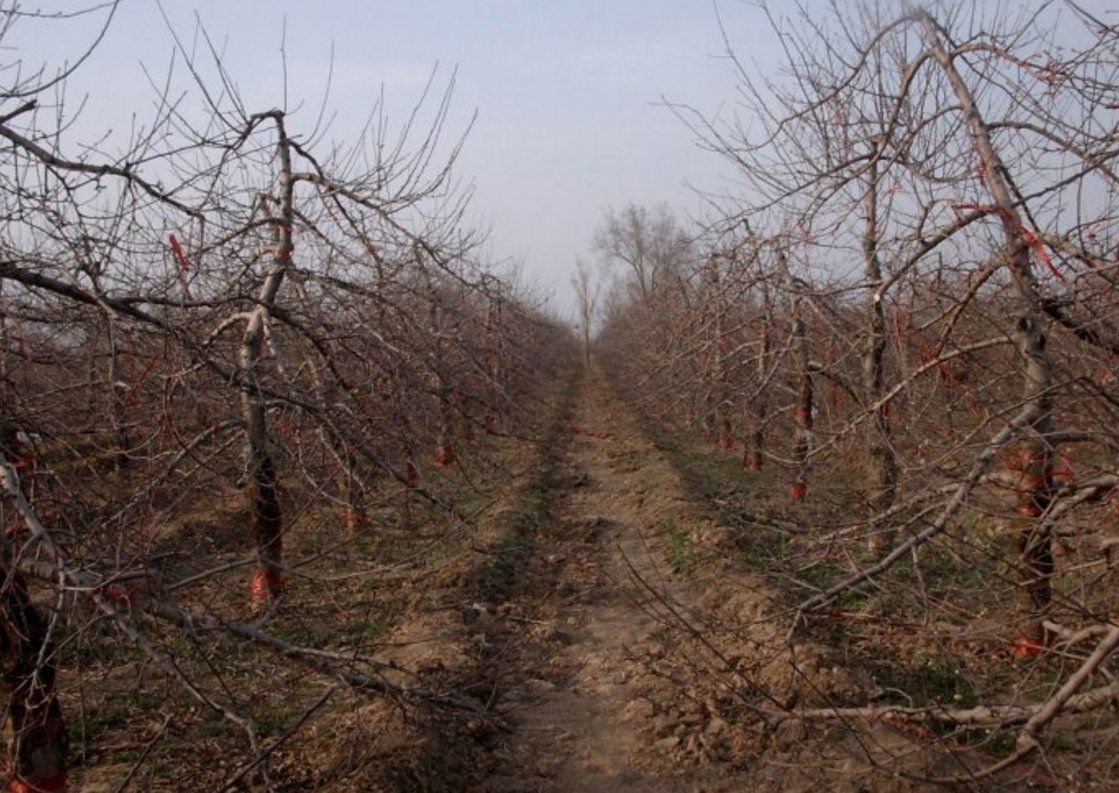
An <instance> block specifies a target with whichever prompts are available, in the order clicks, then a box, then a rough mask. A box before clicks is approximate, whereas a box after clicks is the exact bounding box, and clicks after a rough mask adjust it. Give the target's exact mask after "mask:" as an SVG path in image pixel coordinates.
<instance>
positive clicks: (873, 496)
mask: <svg viewBox="0 0 1119 793" xmlns="http://www.w3.org/2000/svg"><path fill="white" fill-rule="evenodd" d="M880 155H881V151H880V149H879V142H878V141H875V143H874V150H873V152H872V153H871V158H870V166H869V182H870V184H869V186H868V188H867V195H866V231H865V234H864V236H863V255H864V258H865V275H866V281H867V288H868V289H870V303H869V305H868V306H867V327H866V348H865V349H864V351H863V361H862V363H863V367H862V368H863V371H862V375H863V399H864V401H865V403H866V405H867V407H868V408H869V409H870V411H871V415H870V422H869V426H868V429H867V434H866V464H867V470H866V481H867V485H868V493H867V505H868V507H869V511H870V515H871V517H873V516H874V515H877V514H880V513H882V512H885V511H886V510H888V509H889V508H890V507H891V506H893V504H894V499H895V498H896V496H897V477H898V463H897V456H896V455H895V453H894V448H893V444H892V443H891V442H890V417H889V412H888V408H887V406H886V405H884V404H880V403H881V400H882V397H883V396H884V395H885V393H886V387H885V383H886V371H885V369H886V366H885V364H886V311H885V295H884V294H883V287H884V283H883V280H882V264H881V262H880V261H879V259H878V158H879V156H880ZM893 543H894V532H893V530H892V529H877V530H876V529H875V528H874V527H873V524H872V526H871V532H870V537H869V539H868V547H869V550H870V551H871V553H874V554H878V553H881V552H882V551H883V550H884V549H887V548H889V547H890V546H892V545H893Z"/></svg>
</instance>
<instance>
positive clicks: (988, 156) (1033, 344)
mask: <svg viewBox="0 0 1119 793" xmlns="http://www.w3.org/2000/svg"><path fill="white" fill-rule="evenodd" d="M917 13H918V16H919V19H920V20H921V23H922V25H923V27H924V30H925V35H926V37H927V38H928V40H929V43H930V51H931V53H932V55H933V57H934V58H935V59H936V61H937V62H938V63H939V64H940V67H941V68H942V69H943V70H944V73H945V75H946V76H947V78H948V82H949V84H950V85H951V87H952V90H953V92H954V93H955V95H956V99H957V100H958V101H959V103H960V107H961V108H962V111H963V113H964V117H965V119H966V121H967V125H968V131H969V132H970V134H971V139H972V143H973V145H974V146H975V152H976V155H977V156H978V158H979V162H980V164H981V165H982V168H981V172H982V173H983V174H984V179H985V181H986V185H987V188H988V190H989V191H990V194H991V198H992V200H993V204H992V205H991V206H990V207H989V210H990V212H991V214H993V215H995V216H997V217H998V219H999V220H1000V222H1001V223H1002V227H1003V236H1004V240H1005V241H1004V243H1003V245H1004V247H1003V255H1004V256H1005V259H1006V265H1007V268H1008V269H1009V271H1010V274H1011V276H1012V279H1013V283H1014V286H1015V292H1016V297H1017V300H1016V303H1017V305H1016V311H1015V313H1016V316H1015V322H1014V329H1013V338H1014V342H1015V345H1016V347H1017V349H1018V355H1019V360H1020V361H1021V365H1022V388H1021V402H1022V407H1023V410H1024V411H1025V412H1026V415H1027V416H1028V417H1029V420H1028V421H1027V422H1026V424H1025V426H1024V427H1023V429H1022V440H1021V442H1020V448H1021V460H1022V468H1021V475H1020V477H1019V480H1018V487H1017V494H1016V505H1015V515H1014V517H1013V518H1012V519H1011V520H1010V526H1011V528H1012V530H1013V532H1014V536H1015V548H1016V551H1017V553H1018V564H1017V585H1018V598H1017V600H1018V603H1017V605H1018V610H1019V613H1020V614H1021V616H1022V617H1023V619H1024V620H1025V621H1026V624H1025V628H1024V630H1023V633H1022V636H1021V637H1020V638H1019V639H1018V641H1017V644H1016V646H1015V652H1016V653H1017V654H1019V655H1032V654H1035V653H1037V652H1040V650H1041V648H1042V647H1043V646H1044V645H1045V638H1046V637H1045V631H1044V629H1043V627H1042V622H1043V621H1044V619H1045V617H1046V616H1047V613H1048V611H1049V609H1050V606H1051V605H1052V601H1053V593H1052V582H1051V580H1052V576H1053V570H1054V565H1053V549H1052V538H1051V537H1050V536H1049V533H1048V531H1047V530H1046V529H1045V527H1044V524H1043V523H1042V522H1041V521H1039V520H1038V517H1039V516H1040V515H1041V514H1042V513H1044V512H1045V510H1046V509H1047V508H1048V506H1049V503H1050V500H1051V499H1052V492H1053V450H1052V447H1051V444H1050V443H1049V441H1048V438H1049V437H1050V436H1051V435H1052V432H1053V402H1052V397H1051V395H1050V389H1051V386H1052V371H1051V367H1050V364H1049V355H1048V351H1047V349H1046V336H1045V327H1044V311H1043V306H1042V301H1041V297H1040V294H1039V287H1038V282H1037V278H1036V277H1035V275H1034V271H1033V266H1032V263H1031V261H1030V235H1029V234H1028V233H1027V230H1026V227H1025V225H1024V223H1023V219H1022V216H1021V214H1020V213H1019V210H1018V205H1017V203H1016V202H1015V200H1014V196H1013V194H1012V191H1011V188H1010V184H1009V183H1008V181H1007V177H1006V173H1007V171H1006V168H1005V166H1004V165H1003V163H1002V159H1001V158H1000V157H999V155H998V152H997V151H996V150H995V147H994V144H993V143H992V140H991V134H990V129H989V128H988V126H987V124H986V122H985V120H984V119H983V115H982V113H981V112H980V110H979V107H978V105H977V103H976V101H975V97H974V96H973V94H972V93H971V89H970V88H968V86H967V83H966V82H964V79H963V77H962V76H961V75H960V73H959V71H958V70H957V69H956V65H955V59H954V57H953V55H952V54H950V53H949V52H948V51H947V50H946V49H945V48H944V44H943V42H942V40H941V37H940V32H939V30H938V29H937V26H936V23H935V22H934V21H933V19H932V18H931V17H930V16H929V15H928V13H926V12H924V11H919V12H917Z"/></svg>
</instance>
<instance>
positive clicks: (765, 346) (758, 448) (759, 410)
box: [743, 292, 773, 471]
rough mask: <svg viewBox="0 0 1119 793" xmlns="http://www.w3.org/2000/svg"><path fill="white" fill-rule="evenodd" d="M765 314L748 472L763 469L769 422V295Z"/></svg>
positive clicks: (765, 302)
mask: <svg viewBox="0 0 1119 793" xmlns="http://www.w3.org/2000/svg"><path fill="white" fill-rule="evenodd" d="M762 300H763V301H764V304H765V309H764V310H765V313H764V315H763V317H762V332H761V350H760V351H759V353H758V362H757V377H758V389H757V398H756V400H755V405H754V407H755V414H754V420H753V425H754V429H753V431H752V432H751V433H750V448H749V451H748V452H747V457H745V458H743V465H744V467H745V468H746V469H747V470H748V471H761V470H762V468H764V467H765V427H766V424H767V423H768V421H769V385H768V382H769V364H770V356H771V355H772V351H773V338H772V334H773V304H772V302H771V300H770V297H769V293H768V292H766V293H764V294H763V296H762Z"/></svg>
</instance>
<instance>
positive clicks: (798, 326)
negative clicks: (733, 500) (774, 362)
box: [789, 293, 814, 501]
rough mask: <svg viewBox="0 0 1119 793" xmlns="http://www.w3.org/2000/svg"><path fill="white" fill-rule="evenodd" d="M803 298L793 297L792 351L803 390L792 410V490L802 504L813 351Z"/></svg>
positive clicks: (809, 448)
mask: <svg viewBox="0 0 1119 793" xmlns="http://www.w3.org/2000/svg"><path fill="white" fill-rule="evenodd" d="M803 303H804V298H803V297H802V296H801V295H800V294H799V293H798V294H796V295H795V296H794V297H793V348H794V353H795V355H796V356H797V370H798V372H799V373H800V387H799V388H798V389H797V402H796V407H795V408H794V409H793V424H794V426H795V428H796V432H795V435H794V439H793V461H794V463H795V465H796V474H795V476H794V478H793V481H792V484H791V485H790V486H789V495H790V497H791V498H792V500H793V501H800V500H802V499H803V498H804V497H805V495H806V494H807V493H808V457H809V453H810V452H811V451H812V421H813V416H812V403H813V399H814V396H813V391H812V373H811V369H810V365H811V349H810V347H809V343H808V328H807V326H806V324H805V322H804V313H803V310H804V305H803Z"/></svg>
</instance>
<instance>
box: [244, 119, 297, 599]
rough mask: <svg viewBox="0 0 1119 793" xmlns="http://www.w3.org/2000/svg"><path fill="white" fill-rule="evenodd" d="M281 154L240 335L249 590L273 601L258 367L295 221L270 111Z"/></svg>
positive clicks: (272, 535)
mask: <svg viewBox="0 0 1119 793" xmlns="http://www.w3.org/2000/svg"><path fill="white" fill-rule="evenodd" d="M272 119H273V120H274V121H275V123H276V127H277V135H278V137H279V143H278V146H277V149H278V155H279V160H280V196H279V200H278V202H277V204H278V206H277V213H276V216H275V217H273V218H272V224H273V229H274V232H273V236H274V240H275V248H274V249H273V254H272V265H271V267H270V268H269V270H268V274H267V275H266V276H265V279H264V283H263V284H262V285H261V288H260V293H259V295H258V297H257V305H256V308H254V309H253V311H252V313H251V314H250V315H249V321H248V323H247V325H246V327H245V335H244V337H243V338H242V341H241V351H240V365H241V378H242V382H241V416H242V420H243V421H244V424H245V434H246V438H247V450H246V457H247V460H246V462H247V468H248V486H247V490H248V499H249V512H250V518H249V524H250V528H251V530H252V533H253V539H254V541H255V544H256V555H257V572H256V576H255V577H254V579H253V584H252V596H253V598H254V599H256V600H260V601H271V600H273V599H275V598H276V597H278V596H279V594H280V592H282V591H283V586H284V579H283V572H282V571H283V513H282V511H281V508H280V499H279V492H278V490H277V480H276V464H275V461H274V460H273V458H272V453H271V451H270V448H269V447H270V444H269V437H268V418H267V414H266V412H265V402H264V397H263V395H262V394H261V393H260V389H259V386H258V383H257V373H258V371H259V369H260V364H261V362H262V360H263V358H264V334H265V332H266V327H265V326H266V324H267V322H268V317H269V314H270V313H271V310H272V308H273V307H274V306H275V303H276V294H277V293H278V292H279V290H280V285H281V284H282V283H283V281H284V276H285V274H286V273H287V271H288V270H289V269H290V267H291V261H292V253H293V252H294V250H295V245H294V242H293V238H292V225H293V223H294V222H295V206H294V193H295V181H294V179H293V177H292V165H291V143H290V141H288V139H287V134H286V132H285V129H284V116H283V113H281V112H280V111H274V113H273V114H272Z"/></svg>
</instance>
